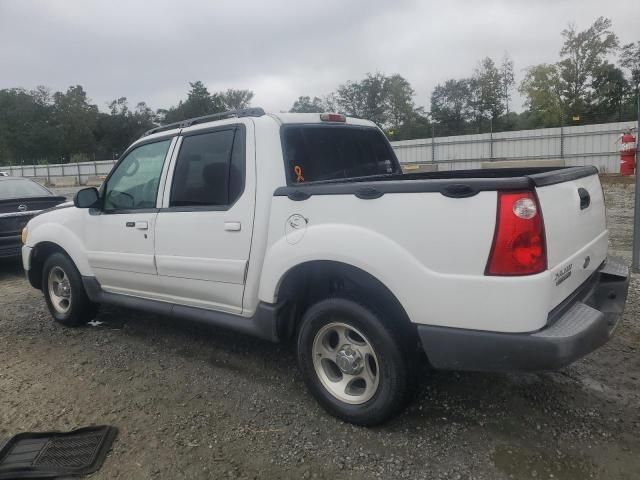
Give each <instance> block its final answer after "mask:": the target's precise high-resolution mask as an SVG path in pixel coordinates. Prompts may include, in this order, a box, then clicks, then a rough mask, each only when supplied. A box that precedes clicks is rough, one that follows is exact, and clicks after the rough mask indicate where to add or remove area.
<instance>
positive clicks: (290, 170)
mask: <svg viewBox="0 0 640 480" xmlns="http://www.w3.org/2000/svg"><path fill="white" fill-rule="evenodd" d="M283 147H284V156H285V165H286V170H287V178H288V180H289V183H302V182H315V181H319V180H333V179H341V178H351V177H364V176H369V175H386V174H392V173H401V172H400V168H399V167H398V163H397V160H396V157H395V154H394V153H393V150H392V149H391V147H390V146H389V144H388V143H387V141H386V139H385V138H384V135H383V134H382V133H381V132H380V131H379V130H377V129H375V128H362V127H352V126H315V125H300V126H297V125H295V126H287V127H285V128H284V133H283Z"/></svg>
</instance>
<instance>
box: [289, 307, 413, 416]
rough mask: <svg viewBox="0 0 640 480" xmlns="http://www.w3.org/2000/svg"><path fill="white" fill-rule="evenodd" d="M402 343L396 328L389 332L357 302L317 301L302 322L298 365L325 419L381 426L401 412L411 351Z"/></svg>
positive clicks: (404, 400)
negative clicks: (408, 352) (327, 413)
mask: <svg viewBox="0 0 640 480" xmlns="http://www.w3.org/2000/svg"><path fill="white" fill-rule="evenodd" d="M396 320H398V321H399V319H396ZM403 338H405V337H404V335H403V334H402V332H401V328H390V327H389V325H388V324H386V323H385V322H384V321H383V319H382V318H381V316H380V315H379V314H377V313H376V312H374V311H373V310H371V309H370V308H368V307H365V306H364V305H362V304H360V303H359V302H357V301H354V300H350V299H346V298H329V299H325V300H321V301H319V302H318V303H316V304H315V305H313V306H312V307H310V308H309V309H308V310H307V311H306V313H305V314H304V315H303V317H302V320H301V324H300V328H299V330H298V337H297V357H298V366H299V368H300V370H301V372H302V375H303V378H304V380H305V383H306V384H307V387H308V389H309V391H310V392H311V393H312V395H313V396H314V397H315V398H316V400H317V401H318V402H319V403H320V405H321V406H322V407H323V408H324V409H325V410H327V411H328V412H329V413H330V414H332V415H334V416H336V417H338V418H340V419H342V420H344V421H346V422H349V423H353V424H356V425H361V426H372V425H376V424H380V423H382V422H384V421H385V420H387V419H389V418H391V417H392V416H394V415H395V414H397V413H398V412H399V411H400V410H401V408H402V407H403V406H404V404H405V402H406V401H407V399H408V396H409V393H410V388H409V386H410V385H409V383H410V379H411V378H413V376H412V372H411V368H412V365H411V364H410V363H409V362H408V360H409V359H408V356H407V355H406V354H405V352H406V351H409V350H410V349H407V348H405V345H404V343H405V341H404V340H403Z"/></svg>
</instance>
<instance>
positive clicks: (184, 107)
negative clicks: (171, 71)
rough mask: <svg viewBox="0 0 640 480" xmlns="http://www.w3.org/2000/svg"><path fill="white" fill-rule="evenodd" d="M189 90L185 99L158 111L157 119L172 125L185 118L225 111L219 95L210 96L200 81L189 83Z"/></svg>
mask: <svg viewBox="0 0 640 480" xmlns="http://www.w3.org/2000/svg"><path fill="white" fill-rule="evenodd" d="M189 86H190V87H191V89H190V90H189V93H188V94H187V99H186V100H184V101H182V100H180V102H178V105H176V106H175V107H171V108H169V109H168V110H159V111H158V114H159V119H160V120H161V122H162V123H174V122H179V121H181V120H185V119H187V118H194V117H201V116H204V115H210V114H212V113H220V112H224V111H225V110H226V107H225V104H224V102H223V100H222V98H221V96H220V95H219V94H214V95H212V94H210V93H209V90H208V89H207V87H205V85H204V83H202V82H201V81H197V82H190V83H189Z"/></svg>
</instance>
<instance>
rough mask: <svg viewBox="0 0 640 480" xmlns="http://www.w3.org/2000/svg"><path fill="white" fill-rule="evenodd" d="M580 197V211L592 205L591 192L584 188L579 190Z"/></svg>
mask: <svg viewBox="0 0 640 480" xmlns="http://www.w3.org/2000/svg"><path fill="white" fill-rule="evenodd" d="M578 195H579V196H580V210H584V209H585V208H588V207H589V205H591V196H590V195H589V192H587V190H586V189H584V188H579V189H578Z"/></svg>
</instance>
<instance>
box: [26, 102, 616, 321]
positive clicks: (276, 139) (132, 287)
mask: <svg viewBox="0 0 640 480" xmlns="http://www.w3.org/2000/svg"><path fill="white" fill-rule="evenodd" d="M290 123H297V124H309V123H321V122H320V120H319V117H318V115H317V114H298V115H293V114H280V115H264V116H261V117H256V118H230V119H226V120H222V121H218V122H215V126H224V125H227V124H233V125H238V124H242V125H244V127H245V128H246V138H245V140H246V143H245V149H246V178H245V187H244V191H243V193H242V195H241V197H240V198H239V199H238V200H237V201H236V202H235V203H234V204H233V205H232V206H231V207H230V208H229V209H227V210H209V211H181V212H179V211H168V210H166V209H168V207H169V203H168V199H169V192H170V189H171V180H172V177H173V173H174V167H175V163H176V157H177V154H178V152H179V150H180V144H181V143H180V142H181V141H182V136H181V135H184V134H185V133H187V132H188V131H194V130H195V131H198V130H202V131H206V129H207V128H208V127H211V125H210V124H202V125H197V126H194V127H190V130H189V129H184V130H183V131H178V130H176V131H175V132H174V137H173V141H172V147H171V148H170V150H169V153H168V160H167V161H166V162H165V165H164V167H163V174H162V179H161V185H160V189H159V194H158V203H157V207H158V209H159V213H158V212H151V213H135V214H127V215H101V214H95V212H93V213H92V212H90V210H87V209H85V210H81V209H77V208H66V209H61V210H57V211H53V212H49V213H46V214H43V215H40V216H39V217H36V218H35V219H33V220H32V221H31V222H30V223H29V226H28V228H29V235H28V243H27V245H26V246H25V247H24V250H23V259H24V265H25V268H26V269H29V268H30V255H31V252H32V249H33V248H34V247H36V246H37V245H38V244H39V243H40V242H43V241H47V242H54V243H56V244H58V245H60V247H62V248H63V249H64V250H65V251H66V252H67V253H68V254H69V256H70V257H71V258H72V259H73V261H74V262H75V264H76V265H77V267H78V270H79V271H80V272H81V274H82V275H83V276H88V277H95V278H97V279H98V280H99V282H100V284H101V285H102V286H103V288H104V289H105V290H107V291H111V292H116V293H123V294H126V295H132V296H139V297H142V298H149V299H157V300H162V301H165V302H172V303H176V304H180V305H186V306H193V307H201V308H207V309H212V310H218V311H222V312H226V313H232V314H237V315H238V316H239V317H240V316H242V317H250V316H252V315H253V314H254V312H255V311H256V308H257V305H258V303H259V302H260V301H262V302H267V303H275V302H277V301H278V299H279V298H278V294H279V290H278V289H279V286H280V285H281V282H282V280H283V279H284V278H285V275H286V274H287V272H289V271H290V270H291V269H292V268H294V267H296V266H297V265H300V264H303V263H305V262H312V261H319V260H320V261H321V260H329V261H335V262H342V263H345V264H348V265H351V266H354V267H357V268H359V269H361V270H363V271H365V272H367V273H369V274H370V275H372V276H373V277H375V278H376V279H378V280H379V281H380V282H381V283H382V284H384V285H385V286H386V287H387V288H388V289H389V290H390V291H391V292H392V293H393V295H394V296H395V297H396V298H397V299H398V300H399V302H400V304H401V305H402V307H403V308H404V310H405V311H406V313H407V316H408V318H409V319H410V320H411V322H413V323H415V324H424V325H435V326H446V327H452V328H461V329H470V330H483V331H492V332H532V331H537V330H539V329H541V328H543V327H544V326H545V324H546V322H547V316H548V314H549V312H550V311H551V310H552V309H553V308H554V307H555V306H556V305H558V304H559V303H560V302H561V301H562V300H563V299H564V298H566V297H567V296H568V295H569V294H570V293H571V292H572V291H574V290H575V289H576V288H577V287H578V286H579V285H581V284H582V283H583V282H584V281H585V280H586V279H587V278H588V277H589V276H590V275H591V274H592V273H593V272H594V271H595V269H597V268H598V267H599V265H600V264H601V263H602V261H603V260H604V258H605V257H606V250H607V239H608V232H607V230H606V225H605V216H604V200H603V197H602V190H601V188H600V186H599V181H598V178H597V176H596V175H593V176H590V177H585V178H580V179H578V180H573V181H568V182H564V183H557V184H554V185H549V186H546V187H540V188H537V189H536V193H537V195H538V198H539V201H540V206H541V209H542V213H543V218H544V222H545V229H546V244H547V256H548V267H549V268H548V269H547V270H546V271H544V272H542V273H539V274H535V275H525V276H510V277H500V276H487V275H485V267H486V265H487V258H488V255H489V252H490V250H491V246H492V242H493V237H494V232H495V224H496V203H497V193H496V192H495V191H480V192H479V193H477V194H475V195H472V196H469V197H468V198H449V197H447V196H444V195H442V194H440V193H438V192H414V193H388V194H385V195H383V196H381V197H380V198H377V199H375V200H363V199H360V198H357V197H356V196H354V195H352V194H346V195H317V196H311V197H310V198H308V199H306V200H305V201H294V200H291V199H289V198H287V197H286V196H274V191H275V190H276V189H277V188H278V187H282V186H283V185H286V183H287V181H286V179H285V170H284V165H283V151H282V143H281V138H280V127H281V125H283V124H290ZM346 124H347V125H357V126H367V127H372V128H374V127H375V126H374V125H373V124H372V123H371V122H367V121H364V120H356V119H347V122H346ZM171 133H172V132H163V133H162V134H154V135H151V136H148V137H145V138H144V141H145V142H147V141H149V140H150V139H153V138H166V136H167V135H168V134H169V135H170V134H171ZM134 145H135V144H134ZM407 181H411V180H407ZM580 187H584V188H586V189H588V191H589V193H590V194H591V202H592V203H591V206H590V208H589V209H588V210H587V211H585V212H581V211H580V210H579V199H578V198H577V197H576V195H577V193H576V191H577V189H578V188H580ZM169 210H170V209H169ZM296 215H298V216H301V217H302V218H304V219H307V222H308V223H306V224H305V225H304V227H303V228H302V231H301V229H299V228H298V229H296V230H297V231H296V232H292V231H290V228H289V227H288V222H289V221H290V219H291V217H292V216H296ZM125 220H126V221H127V222H129V221H132V222H136V223H137V222H146V223H147V225H148V229H147V230H138V229H136V228H124V221H125ZM238 227H239V228H238ZM145 235H146V238H145ZM587 255H588V256H589V257H590V258H591V263H590V265H588V266H586V267H585V266H583V264H584V259H585V257H586V256H587ZM568 263H571V264H572V265H573V268H574V270H573V273H572V275H571V276H570V277H569V278H567V279H566V280H565V281H563V282H561V283H560V284H558V285H557V286H556V285H555V276H556V274H557V273H558V272H559V271H561V270H562V269H563V268H565V267H566V265H567V264H568ZM239 321H240V320H239Z"/></svg>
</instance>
